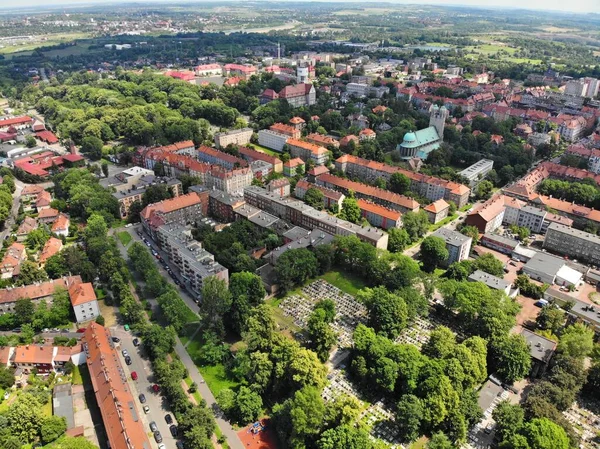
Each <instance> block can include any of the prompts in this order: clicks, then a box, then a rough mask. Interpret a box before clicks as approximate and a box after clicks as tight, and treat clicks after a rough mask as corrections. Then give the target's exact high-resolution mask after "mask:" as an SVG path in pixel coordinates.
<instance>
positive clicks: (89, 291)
mask: <svg viewBox="0 0 600 449" xmlns="http://www.w3.org/2000/svg"><path fill="white" fill-rule="evenodd" d="M69 297H70V298H71V305H72V306H73V307H75V306H78V305H80V304H85V303H88V302H91V301H96V292H95V291H94V286H93V285H92V284H91V282H85V283H81V284H74V285H72V286H71V287H70V288H69Z"/></svg>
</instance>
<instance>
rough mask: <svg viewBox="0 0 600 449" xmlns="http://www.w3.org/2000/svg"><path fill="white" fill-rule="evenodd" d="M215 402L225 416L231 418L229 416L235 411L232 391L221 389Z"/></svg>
mask: <svg viewBox="0 0 600 449" xmlns="http://www.w3.org/2000/svg"><path fill="white" fill-rule="evenodd" d="M215 399H216V400H217V404H219V407H220V408H221V410H223V412H224V413H225V414H226V415H227V416H231V414H232V413H233V412H234V411H235V399H236V396H235V393H234V392H233V390H230V389H229V388H223V389H222V390H221V391H219V393H217V396H216V398H215Z"/></svg>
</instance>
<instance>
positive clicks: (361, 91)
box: [346, 83, 371, 98]
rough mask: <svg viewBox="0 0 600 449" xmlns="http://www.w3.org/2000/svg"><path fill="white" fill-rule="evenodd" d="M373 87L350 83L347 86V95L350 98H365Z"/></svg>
mask: <svg viewBox="0 0 600 449" xmlns="http://www.w3.org/2000/svg"><path fill="white" fill-rule="evenodd" d="M370 88H371V86H369V85H368V84H360V83H348V84H346V93H347V94H348V95H350V96H354V97H358V98H363V97H366V96H367V95H368V93H369V89H370Z"/></svg>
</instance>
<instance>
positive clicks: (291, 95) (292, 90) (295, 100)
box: [278, 83, 317, 108]
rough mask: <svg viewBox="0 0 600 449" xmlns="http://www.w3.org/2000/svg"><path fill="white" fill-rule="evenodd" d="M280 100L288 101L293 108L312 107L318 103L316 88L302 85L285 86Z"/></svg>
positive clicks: (280, 94)
mask: <svg viewBox="0 0 600 449" xmlns="http://www.w3.org/2000/svg"><path fill="white" fill-rule="evenodd" d="M278 95H279V98H281V99H284V100H286V101H287V102H288V103H289V105H290V106H291V107H293V108H298V107H300V106H312V105H313V104H315V103H316V102H317V93H316V90H315V86H313V85H312V84H310V83H301V84H294V85H289V86H285V87H284V88H283V89H281V90H280V91H279V94H278Z"/></svg>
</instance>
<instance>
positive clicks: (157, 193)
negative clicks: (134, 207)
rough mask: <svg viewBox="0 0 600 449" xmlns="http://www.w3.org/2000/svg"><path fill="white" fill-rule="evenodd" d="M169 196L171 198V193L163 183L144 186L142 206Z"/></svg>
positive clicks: (166, 198)
mask: <svg viewBox="0 0 600 449" xmlns="http://www.w3.org/2000/svg"><path fill="white" fill-rule="evenodd" d="M169 198H173V194H172V193H171V190H170V189H169V187H167V186H166V185H165V184H155V185H151V186H148V188H146V190H145V191H144V194H143V195H142V206H144V207H145V206H147V205H148V204H154V203H158V202H160V201H163V200H168V199H169Z"/></svg>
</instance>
